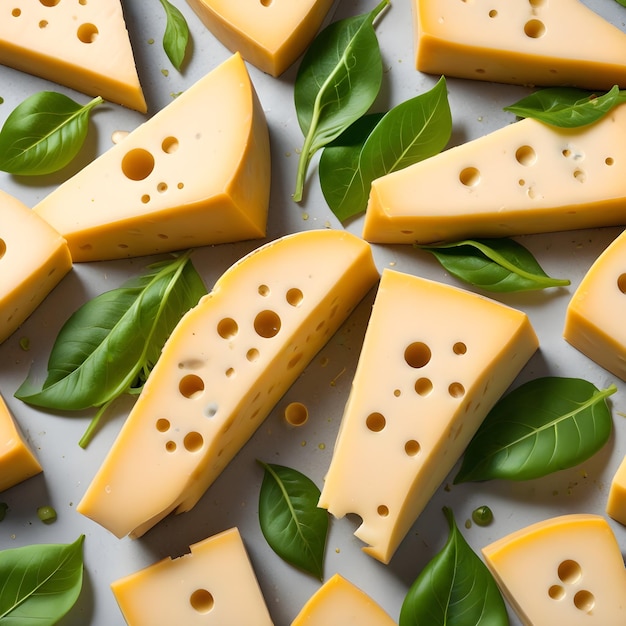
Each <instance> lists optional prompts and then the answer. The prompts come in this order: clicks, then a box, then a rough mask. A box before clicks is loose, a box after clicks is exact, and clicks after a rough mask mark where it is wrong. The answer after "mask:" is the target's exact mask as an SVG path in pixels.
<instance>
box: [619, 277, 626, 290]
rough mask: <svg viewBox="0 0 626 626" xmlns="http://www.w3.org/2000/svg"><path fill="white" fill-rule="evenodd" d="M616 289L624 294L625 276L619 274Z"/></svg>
mask: <svg viewBox="0 0 626 626" xmlns="http://www.w3.org/2000/svg"><path fill="white" fill-rule="evenodd" d="M617 288H618V289H619V290H620V291H621V292H622V293H626V274H620V275H619V276H618V278H617Z"/></svg>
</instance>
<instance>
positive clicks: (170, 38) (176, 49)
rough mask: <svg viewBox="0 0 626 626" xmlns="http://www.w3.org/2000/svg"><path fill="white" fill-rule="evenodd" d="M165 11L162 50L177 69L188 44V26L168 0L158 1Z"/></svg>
mask: <svg viewBox="0 0 626 626" xmlns="http://www.w3.org/2000/svg"><path fill="white" fill-rule="evenodd" d="M160 2H161V4H162V5H163V9H164V10H165V16H166V23H165V32H164V33H163V49H164V50H165V54H167V58H168V59H169V60H170V61H171V62H172V65H173V66H174V67H175V68H176V69H177V70H180V68H181V67H182V65H183V61H184V60H185V54H186V52H187V44H188V43H189V26H188V25H187V20H185V16H184V15H183V14H182V13H181V12H180V10H179V9H178V8H177V7H175V6H174V5H173V4H172V3H171V2H169V1H168V0H160Z"/></svg>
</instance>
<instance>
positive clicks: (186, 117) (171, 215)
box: [34, 54, 271, 261]
mask: <svg viewBox="0 0 626 626" xmlns="http://www.w3.org/2000/svg"><path fill="white" fill-rule="evenodd" d="M270 168H271V166H270V146H269V134H268V128H267V122H266V119H265V114H264V112H263V110H262V108H261V105H260V102H259V100H258V97H257V94H256V91H255V89H254V86H253V85H252V83H251V81H250V76H249V74H248V72H247V69H246V66H245V63H244V61H243V59H242V58H241V56H240V55H239V54H234V55H232V56H231V57H230V58H229V59H227V60H226V61H224V62H223V63H221V64H220V65H219V66H217V67H216V68H214V69H213V70H212V71H210V72H209V73H208V74H206V76H204V77H203V78H201V79H200V80H198V81H197V82H196V83H195V84H194V85H192V86H191V87H190V88H189V89H187V90H186V91H184V92H183V93H182V94H181V95H179V96H178V97H177V98H176V99H175V100H173V101H172V102H171V103H170V104H169V105H168V106H166V107H165V108H164V109H162V110H161V111H159V112H158V113H157V114H156V115H154V116H153V117H152V118H150V119H149V120H148V121H147V122H145V123H144V124H142V125H141V126H139V127H138V128H136V129H135V130H133V131H132V132H131V133H130V134H129V135H128V136H127V137H126V138H124V139H123V140H122V141H120V142H119V143H118V144H116V145H114V146H113V147H111V148H110V149H109V150H107V151H106V152H105V153H103V154H102V155H100V156H99V157H98V158H97V159H95V160H94V161H92V162H91V163H90V164H89V165H87V166H86V167H85V168H84V169H83V170H81V171H80V172H78V173H77V174H75V175H74V176H73V177H72V178H70V179H69V180H67V181H66V182H64V183H63V184H62V185H61V186H60V187H58V188H57V189H55V190H54V191H52V192H51V193H50V194H49V195H48V196H46V197H45V198H44V199H43V200H42V201H41V202H39V204H37V205H36V206H35V207H34V210H35V211H36V212H37V213H38V214H39V215H40V216H41V217H43V218H44V219H46V220H47V221H48V222H49V223H50V224H52V226H54V228H56V229H57V230H58V231H59V232H60V233H61V234H62V235H63V236H64V237H65V238H66V239H67V242H68V245H69V247H70V251H71V253H72V258H73V259H74V261H98V260H105V259H116V258H123V257H131V256H141V255H146V254H156V253H160V252H169V251H173V250H181V249H184V248H192V247H197V246H203V245H211V244H216V243H224V242H232V241H241V240H244V239H256V238H260V237H263V236H264V235H265V229H266V222H267V211H268V206H269V193H270Z"/></svg>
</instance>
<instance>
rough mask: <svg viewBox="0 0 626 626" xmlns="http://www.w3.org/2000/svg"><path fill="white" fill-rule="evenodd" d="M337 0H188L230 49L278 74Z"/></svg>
mask: <svg viewBox="0 0 626 626" xmlns="http://www.w3.org/2000/svg"><path fill="white" fill-rule="evenodd" d="M334 1H335V0H299V1H298V2H291V1H290V0H187V3H188V4H189V6H190V7H191V8H192V9H193V10H194V11H195V12H196V14H197V15H198V17H199V18H200V19H201V20H202V22H203V24H204V25H205V26H206V27H207V28H208V29H209V30H210V31H211V32H212V33H213V34H214V35H215V37H216V38H217V39H219V40H220V41H221V42H222V44H224V45H225V46H226V47H227V48H228V49H229V50H231V51H233V52H235V51H239V52H240V53H241V55H242V56H243V58H244V59H246V61H249V62H250V63H252V65H255V66H256V67H258V68H259V69H260V70H262V71H264V72H266V73H267V74H270V75H271V76H279V75H280V74H282V73H283V72H284V71H285V70H286V69H287V68H288V67H290V66H291V65H292V64H293V63H294V62H295V61H296V59H297V58H298V57H299V56H300V55H301V54H302V53H303V52H304V51H305V50H306V48H307V47H308V46H309V44H310V43H311V41H313V38H314V37H315V34H316V33H317V31H318V30H319V28H320V26H321V25H322V22H323V21H324V18H325V17H326V14H327V13H328V11H329V10H330V8H331V7H332V5H333V3H334Z"/></svg>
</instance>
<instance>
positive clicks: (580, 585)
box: [482, 513, 626, 626]
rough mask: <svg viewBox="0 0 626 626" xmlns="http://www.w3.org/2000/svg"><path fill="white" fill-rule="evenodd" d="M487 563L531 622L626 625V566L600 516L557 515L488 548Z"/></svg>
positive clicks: (540, 625)
mask: <svg viewBox="0 0 626 626" xmlns="http://www.w3.org/2000/svg"><path fill="white" fill-rule="evenodd" d="M482 553H483V556H484V557H485V562H486V564H487V567H488V568H489V569H490V570H491V573H492V574H493V575H494V577H495V579H496V581H497V583H498V585H499V586H500V589H501V591H502V593H503V595H504V596H505V598H506V599H507V600H508V601H509V602H510V604H511V606H512V607H513V608H514V609H515V611H516V613H517V614H518V616H519V617H520V619H521V620H522V623H523V624H524V625H525V626H554V625H555V624H567V626H622V625H623V624H626V570H625V569H624V560H623V558H622V553H621V550H620V546H619V544H618V542H617V539H616V537H615V535H614V534H613V531H612V530H611V527H610V526H609V524H608V523H607V521H606V520H605V519H604V518H603V517H602V516H600V515H591V514H584V513H578V514H571V515H563V516H559V517H553V518H550V519H547V520H544V521H541V522H538V523H535V524H532V525H531V526H528V527H526V528H522V529H521V530H518V531H516V532H513V533H511V534H510V535H508V536H506V537H503V538H502V539H499V540H497V541H495V542H494V543H492V544H490V545H488V546H486V547H485V548H483V550H482Z"/></svg>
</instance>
